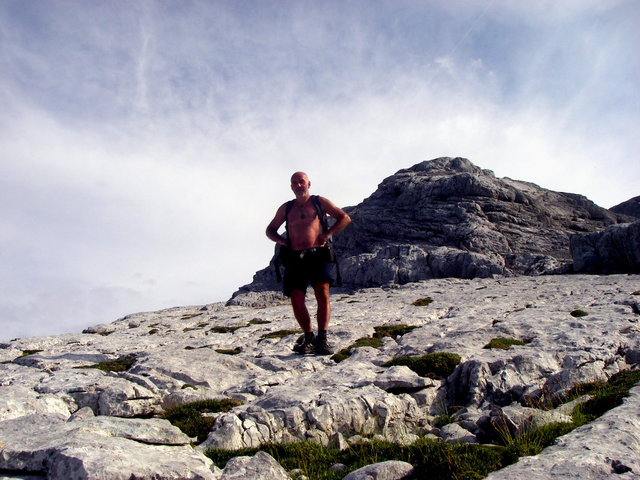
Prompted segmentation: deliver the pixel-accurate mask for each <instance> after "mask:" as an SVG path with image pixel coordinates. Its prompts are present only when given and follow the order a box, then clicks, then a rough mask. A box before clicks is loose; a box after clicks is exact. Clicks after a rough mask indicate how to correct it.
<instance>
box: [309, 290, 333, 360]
mask: <svg viewBox="0 0 640 480" xmlns="http://www.w3.org/2000/svg"><path fill="white" fill-rule="evenodd" d="M313 291H314V292H315V294H316V300H317V302H318V336H317V337H316V345H315V353H316V354H317V355H331V354H332V353H333V350H332V349H331V347H329V344H328V343H327V329H328V328H329V316H330V315H331V306H330V304H329V282H323V283H317V284H315V285H314V286H313Z"/></svg>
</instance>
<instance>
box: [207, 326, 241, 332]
mask: <svg viewBox="0 0 640 480" xmlns="http://www.w3.org/2000/svg"><path fill="white" fill-rule="evenodd" d="M241 328H242V326H241V325H233V326H223V325H218V326H216V327H213V328H212V329H211V331H212V332H213V333H233V332H235V331H236V330H239V329H241Z"/></svg>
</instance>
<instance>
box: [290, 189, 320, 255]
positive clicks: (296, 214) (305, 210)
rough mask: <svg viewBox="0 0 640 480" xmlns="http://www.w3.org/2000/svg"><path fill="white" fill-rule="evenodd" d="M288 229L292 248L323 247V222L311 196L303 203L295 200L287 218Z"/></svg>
mask: <svg viewBox="0 0 640 480" xmlns="http://www.w3.org/2000/svg"><path fill="white" fill-rule="evenodd" d="M287 230H288V234H289V236H290V242H291V243H290V246H291V249H292V250H305V249H307V248H314V247H321V246H322V245H323V242H322V240H321V239H320V234H321V233H322V224H321V223H320V219H319V218H318V213H317V211H316V208H315V206H314V205H313V201H312V200H311V198H309V199H307V201H306V202H305V203H303V204H299V203H298V202H297V201H295V202H294V204H293V206H292V207H291V210H290V211H289V214H288V218H287Z"/></svg>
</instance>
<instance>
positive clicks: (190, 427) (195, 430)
mask: <svg viewBox="0 0 640 480" xmlns="http://www.w3.org/2000/svg"><path fill="white" fill-rule="evenodd" d="M239 405H242V402H241V401H240V400H236V399H235V398H225V399H222V400H213V399H209V400H198V401H196V402H191V403H185V404H184V405H178V406H176V407H171V408H169V409H167V410H166V411H165V412H164V414H163V415H162V418H165V419H167V420H169V421H170V422H171V424H173V425H175V426H176V427H178V428H179V429H180V430H182V431H183V432H184V433H186V434H187V435H189V436H190V437H197V439H198V443H202V442H204V441H205V440H206V438H207V435H209V431H210V430H211V427H212V426H213V422H214V421H215V419H213V418H211V417H203V416H202V414H203V413H218V412H228V411H229V410H231V409H232V408H234V407H237V406H239Z"/></svg>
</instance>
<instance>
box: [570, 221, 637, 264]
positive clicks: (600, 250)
mask: <svg viewBox="0 0 640 480" xmlns="http://www.w3.org/2000/svg"><path fill="white" fill-rule="evenodd" d="M571 254H572V256H573V266H574V270H575V271H576V272H588V273H624V272H629V273H638V272H640V221H638V222H635V223H631V224H622V225H611V226H610V227H607V228H606V229H605V230H603V231H600V232H593V233H588V234H577V235H573V236H572V237H571Z"/></svg>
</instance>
